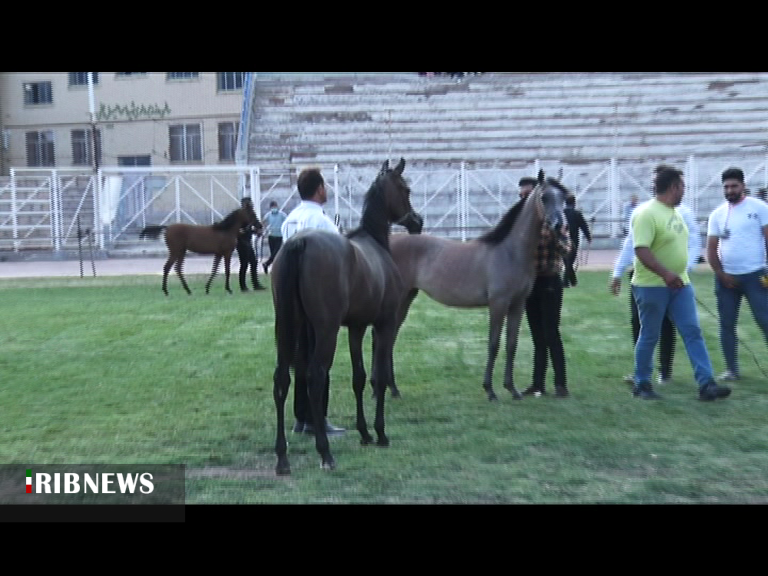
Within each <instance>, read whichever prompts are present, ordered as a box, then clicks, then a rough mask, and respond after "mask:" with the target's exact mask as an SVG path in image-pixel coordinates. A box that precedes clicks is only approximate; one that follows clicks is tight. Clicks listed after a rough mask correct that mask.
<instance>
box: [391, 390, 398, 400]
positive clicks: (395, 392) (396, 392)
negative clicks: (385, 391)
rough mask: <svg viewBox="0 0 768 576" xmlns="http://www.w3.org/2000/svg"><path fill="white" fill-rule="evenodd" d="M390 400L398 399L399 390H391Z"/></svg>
mask: <svg viewBox="0 0 768 576" xmlns="http://www.w3.org/2000/svg"><path fill="white" fill-rule="evenodd" d="M391 393H392V398H400V390H391Z"/></svg>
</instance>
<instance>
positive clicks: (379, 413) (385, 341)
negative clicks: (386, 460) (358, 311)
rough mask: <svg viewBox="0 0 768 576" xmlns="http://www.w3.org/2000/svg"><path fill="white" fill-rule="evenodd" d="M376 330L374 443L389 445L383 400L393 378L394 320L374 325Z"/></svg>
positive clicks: (395, 327)
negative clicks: (385, 428)
mask: <svg viewBox="0 0 768 576" xmlns="http://www.w3.org/2000/svg"><path fill="white" fill-rule="evenodd" d="M374 331H375V332H376V342H377V344H376V351H375V353H374V358H373V375H374V380H375V382H376V390H375V393H376V419H375V420H374V422H373V428H374V430H376V436H377V439H376V445H377V446H389V438H387V435H386V434H385V432H384V427H385V423H384V400H385V398H386V396H387V394H386V391H387V388H388V387H391V386H392V382H393V381H394V379H395V375H394V372H393V361H392V348H393V346H394V344H395V333H396V332H397V326H396V322H392V324H391V325H390V324H385V325H380V326H374Z"/></svg>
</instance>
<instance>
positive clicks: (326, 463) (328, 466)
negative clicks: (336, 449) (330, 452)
mask: <svg viewBox="0 0 768 576" xmlns="http://www.w3.org/2000/svg"><path fill="white" fill-rule="evenodd" d="M320 469H321V470H335V469H336V462H335V461H334V460H333V458H329V459H328V460H323V462H322V463H321V464H320Z"/></svg>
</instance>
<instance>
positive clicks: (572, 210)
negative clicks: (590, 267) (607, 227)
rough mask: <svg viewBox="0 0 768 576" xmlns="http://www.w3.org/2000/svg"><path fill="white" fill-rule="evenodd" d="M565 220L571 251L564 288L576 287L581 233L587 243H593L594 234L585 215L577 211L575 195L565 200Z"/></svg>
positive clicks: (566, 266) (567, 260)
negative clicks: (576, 267) (576, 265)
mask: <svg viewBox="0 0 768 576" xmlns="http://www.w3.org/2000/svg"><path fill="white" fill-rule="evenodd" d="M563 212H564V213H565V219H566V220H567V221H568V231H569V232H570V235H571V251H570V252H569V253H568V255H567V256H566V257H565V274H564V276H563V288H568V287H569V286H576V284H577V280H576V270H574V268H573V265H574V264H575V263H576V256H577V255H578V253H579V238H580V234H579V232H582V233H583V234H584V237H585V238H586V239H587V242H590V243H591V242H592V234H591V233H590V231H589V226H587V221H586V220H584V214H582V213H581V210H577V209H576V197H575V196H573V195H570V196H568V198H566V199H565V209H564V210H563Z"/></svg>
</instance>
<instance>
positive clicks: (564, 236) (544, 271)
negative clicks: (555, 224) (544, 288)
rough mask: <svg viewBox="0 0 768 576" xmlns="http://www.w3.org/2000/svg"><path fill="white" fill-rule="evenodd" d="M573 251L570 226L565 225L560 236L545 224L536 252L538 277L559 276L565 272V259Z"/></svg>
mask: <svg viewBox="0 0 768 576" xmlns="http://www.w3.org/2000/svg"><path fill="white" fill-rule="evenodd" d="M570 251H571V239H570V237H569V234H568V226H567V225H564V226H563V228H562V230H560V233H559V234H556V233H554V232H553V231H551V230H550V229H549V227H548V226H547V225H546V223H545V224H543V225H542V227H541V234H540V236H539V245H538V248H537V250H536V275H537V276H557V275H559V274H561V273H562V270H563V257H564V256H567V255H568V253H569V252H570Z"/></svg>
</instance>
